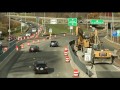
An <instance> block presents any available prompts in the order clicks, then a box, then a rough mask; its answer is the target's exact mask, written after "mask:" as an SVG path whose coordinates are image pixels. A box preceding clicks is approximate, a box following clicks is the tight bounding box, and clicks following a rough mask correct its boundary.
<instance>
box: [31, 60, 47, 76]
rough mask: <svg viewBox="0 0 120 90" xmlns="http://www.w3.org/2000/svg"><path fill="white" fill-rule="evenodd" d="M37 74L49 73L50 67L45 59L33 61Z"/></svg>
mask: <svg viewBox="0 0 120 90" xmlns="http://www.w3.org/2000/svg"><path fill="white" fill-rule="evenodd" d="M33 66H34V72H35V74H42V73H43V74H44V73H46V74H48V67H47V63H46V62H45V61H35V62H34V63H33Z"/></svg>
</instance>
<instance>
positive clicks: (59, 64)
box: [0, 35, 73, 78]
mask: <svg viewBox="0 0 120 90" xmlns="http://www.w3.org/2000/svg"><path fill="white" fill-rule="evenodd" d="M51 40H57V41H58V42H59V45H60V47H50V46H49V44H50V41H51ZM51 40H44V39H40V42H39V43H38V42H37V43H35V45H38V46H39V47H40V52H37V53H29V52H28V50H29V46H27V43H24V49H21V51H19V52H17V53H16V55H15V56H14V57H13V58H12V59H11V61H10V62H9V63H8V65H6V66H5V67H4V68H3V69H2V70H1V71H0V77H3V78H6V77H7V78H72V76H73V68H72V67H71V64H70V63H66V62H65V57H64V47H65V46H67V45H68V42H69V41H70V40H73V36H72V35H70V36H69V35H68V36H66V37H64V36H63V35H59V36H58V35H57V37H54V38H52V39H51ZM29 42H30V44H34V43H32V41H29ZM36 60H44V61H46V62H47V65H48V67H49V74H34V71H33V62H34V61H36Z"/></svg>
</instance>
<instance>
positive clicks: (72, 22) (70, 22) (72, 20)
mask: <svg viewBox="0 0 120 90" xmlns="http://www.w3.org/2000/svg"><path fill="white" fill-rule="evenodd" d="M68 26H77V18H68Z"/></svg>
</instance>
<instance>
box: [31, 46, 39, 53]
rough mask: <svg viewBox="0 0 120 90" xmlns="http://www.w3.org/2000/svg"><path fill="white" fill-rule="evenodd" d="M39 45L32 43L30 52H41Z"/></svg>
mask: <svg viewBox="0 0 120 90" xmlns="http://www.w3.org/2000/svg"><path fill="white" fill-rule="evenodd" d="M39 51H40V50H39V47H38V46H36V45H31V46H30V48H29V52H39Z"/></svg>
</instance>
